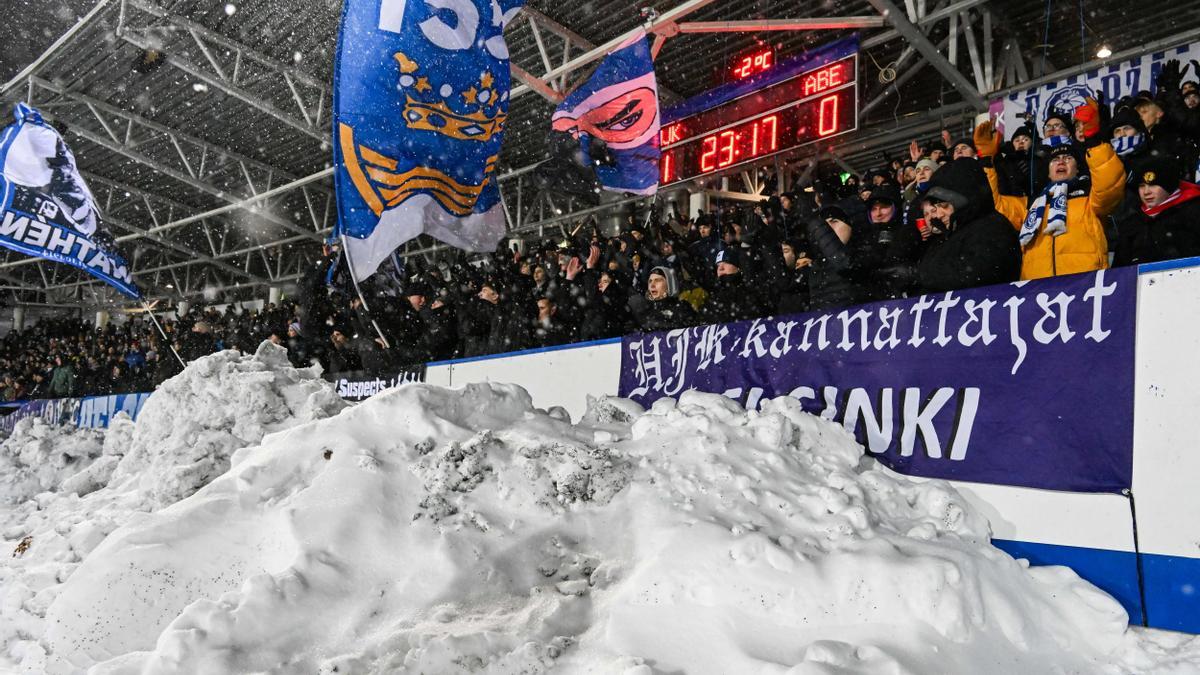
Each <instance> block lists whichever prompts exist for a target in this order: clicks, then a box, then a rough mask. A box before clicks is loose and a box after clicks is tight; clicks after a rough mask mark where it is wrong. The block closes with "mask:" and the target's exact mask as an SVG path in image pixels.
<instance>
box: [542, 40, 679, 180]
mask: <svg viewBox="0 0 1200 675" xmlns="http://www.w3.org/2000/svg"><path fill="white" fill-rule="evenodd" d="M552 124H553V128H554V130H555V131H557V132H565V133H568V134H570V135H571V136H573V137H574V138H575V139H576V140H578V141H579V143H580V146H581V149H582V150H583V156H584V157H592V158H593V159H594V158H595V157H597V156H598V155H600V154H602V153H598V152H594V151H593V149H592V148H591V147H590V146H592V145H594V144H595V143H596V141H597V140H599V141H602V142H603V144H604V146H605V147H606V148H607V150H608V153H607V156H609V157H611V161H608V162H605V161H600V162H595V161H594V162H593V164H592V165H593V167H594V168H595V171H596V178H597V180H599V181H600V185H602V186H603V187H604V188H605V189H606V190H612V191H614V192H631V193H634V194H641V195H652V194H654V193H656V192H658V175H659V174H658V160H659V157H660V156H661V155H662V152H661V150H659V139H658V131H659V127H660V126H661V119H660V117H659V111H658V81H657V80H656V79H655V77H654V59H653V58H652V57H651V55H650V41H649V39H648V38H647V37H646V34H645V32H640V33H639V34H637V35H634V36H633V37H631V38H630V39H629V40H626V41H625V42H624V43H622V44H621V45H620V46H619V47H617V48H616V49H614V50H613V51H612V52H610V53H609V54H608V55H607V56H605V57H604V60H603V61H602V62H601V63H600V66H599V67H597V68H596V71H595V72H594V73H592V76H591V77H589V78H588V80H587V82H584V83H583V84H582V85H581V86H580V87H579V88H577V89H576V90H575V91H573V92H571V94H570V95H569V96H567V97H566V98H565V99H563V102H562V103H561V104H559V106H558V110H556V111H555V112H554V117H553V118H552Z"/></svg>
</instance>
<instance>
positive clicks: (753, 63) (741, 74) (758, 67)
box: [733, 49, 775, 80]
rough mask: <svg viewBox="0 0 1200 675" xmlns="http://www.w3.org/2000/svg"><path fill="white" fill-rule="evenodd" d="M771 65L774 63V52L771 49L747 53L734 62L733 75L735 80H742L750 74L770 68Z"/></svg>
mask: <svg viewBox="0 0 1200 675" xmlns="http://www.w3.org/2000/svg"><path fill="white" fill-rule="evenodd" d="M773 65H775V52H774V51H773V50H771V49H764V50H762V51H758V52H754V53H753V54H747V55H745V56H742V57H740V58H738V59H737V60H736V61H735V62H734V65H733V77H734V79H737V80H744V79H746V78H747V77H750V76H751V75H757V74H759V73H762V72H766V71H768V70H770V69H771V66H773Z"/></svg>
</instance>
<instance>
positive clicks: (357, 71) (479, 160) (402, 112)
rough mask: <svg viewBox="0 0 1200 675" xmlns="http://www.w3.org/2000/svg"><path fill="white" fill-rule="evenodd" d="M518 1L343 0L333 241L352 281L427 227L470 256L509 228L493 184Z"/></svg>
mask: <svg viewBox="0 0 1200 675" xmlns="http://www.w3.org/2000/svg"><path fill="white" fill-rule="evenodd" d="M523 4H524V0H345V4H344V6H343V14H342V28H341V35H340V38H339V44H338V56H337V63H336V73H335V76H334V124H333V127H334V128H333V135H334V138H333V145H334V166H335V179H334V181H335V186H336V192H337V202H338V226H337V228H336V230H335V236H337V237H338V238H341V239H342V240H343V242H344V244H345V248H346V255H347V258H346V259H347V261H348V262H349V264H350V268H351V270H352V273H353V275H354V277H355V279H356V280H362V279H365V278H366V277H368V276H370V275H371V274H372V273H374V272H375V270H376V269H378V267H379V265H380V264H381V263H382V262H384V261H385V260H387V258H388V256H389V255H391V253H392V251H394V250H395V249H396V248H397V247H398V246H400V245H402V244H403V243H404V242H406V241H408V240H410V239H413V238H415V237H417V236H418V235H420V234H422V233H425V234H428V235H430V236H432V237H434V238H436V239H438V240H440V241H443V242H445V243H447V244H450V245H451V246H455V247H458V248H462V249H466V250H469V251H491V250H494V249H495V247H496V244H497V243H499V241H500V239H501V238H503V236H504V234H505V219H504V211H503V208H502V206H501V204H500V191H499V187H498V185H497V184H496V176H495V168H496V162H497V160H498V158H499V156H500V144H501V139H502V137H503V130H504V120H505V117H506V116H507V115H508V96H509V85H510V75H509V65H508V47H507V46H506V45H505V42H504V27H505V25H507V24H508V22H509V21H511V20H512V18H513V17H514V16H515V15H516V13H517V12H518V11H519V10H520V8H521V6H522V5H523Z"/></svg>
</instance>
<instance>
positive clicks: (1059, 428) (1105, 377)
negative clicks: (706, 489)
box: [620, 267, 1137, 492]
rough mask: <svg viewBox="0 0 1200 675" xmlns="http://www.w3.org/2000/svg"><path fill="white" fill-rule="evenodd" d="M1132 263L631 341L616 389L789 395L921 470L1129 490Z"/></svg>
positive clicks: (984, 479)
mask: <svg viewBox="0 0 1200 675" xmlns="http://www.w3.org/2000/svg"><path fill="white" fill-rule="evenodd" d="M1136 298H1137V271H1136V269H1135V268H1133V267H1130V268H1124V269H1116V270H1107V271H1102V272H1096V273H1090V274H1076V275H1072V276H1067V277H1060V278H1057V279H1047V280H1040V281H1029V282H1018V283H1013V284H1007V285H1001V286H989V287H986V288H977V289H971V290H965V291H962V292H950V293H939V294H935V295H925V296H921V297H919V298H910V299H906V300H899V301H892V302H881V303H874V304H869V305H863V306H859V307H850V308H846V309H843V310H838V311H832V312H828V313H824V314H816V313H813V314H797V315H792V316H781V317H770V318H766V319H757V320H754V321H743V322H739V323H733V324H723V325H713V326H699V327H695V328H686V329H679V330H673V331H670V332H666V333H646V334H641V335H633V336H629V337H626V338H625V339H624V341H623V344H622V356H621V387H620V392H621V395H622V396H627V397H629V398H632V399H633V400H635V401H637V402H638V403H641V404H642V405H645V406H649V405H650V404H651V403H653V402H654V401H655V400H657V399H659V398H663V397H676V396H678V395H679V394H680V393H681V392H683V391H685V390H688V389H697V390H700V391H706V392H713V393H721V394H724V395H726V396H729V397H730V398H733V399H736V400H738V401H739V402H741V403H742V404H743V405H745V406H746V407H747V408H748V409H755V408H757V407H758V405H759V402H760V401H762V400H764V399H769V398H773V397H777V396H792V397H795V398H797V399H799V400H800V401H801V403H802V404H803V405H804V409H805V410H807V411H809V412H812V413H814V414H818V415H820V416H822V417H825V418H827V419H831V420H834V421H837V422H839V423H841V424H843V425H844V426H845V427H846V428H847V429H850V430H852V431H853V432H854V433H855V435H856V436H857V438H858V440H859V442H861V443H862V444H863V446H864V447H865V448H866V449H867V453H868V454H869V455H870V456H873V457H875V458H876V459H878V460H879V461H881V462H883V463H884V464H886V465H887V466H889V467H891V468H893V469H895V470H896V471H899V472H901V473H906V474H910V475H914V476H925V477H930V478H947V479H955V480H964V481H974V482H980V483H996V484H1000V485H1018V486H1025V487H1033V488H1044V489H1049V490H1066V491H1074V492H1120V491H1121V490H1123V489H1125V488H1128V487H1129V486H1130V481H1131V477H1132V471H1133V347H1134V319H1135V311H1134V310H1135V307H1136Z"/></svg>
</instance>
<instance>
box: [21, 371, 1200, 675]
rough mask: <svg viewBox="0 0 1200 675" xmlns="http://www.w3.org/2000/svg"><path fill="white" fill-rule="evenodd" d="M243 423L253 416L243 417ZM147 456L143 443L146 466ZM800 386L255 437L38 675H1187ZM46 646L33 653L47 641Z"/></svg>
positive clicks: (350, 423) (441, 409) (142, 533)
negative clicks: (799, 394)
mask: <svg viewBox="0 0 1200 675" xmlns="http://www.w3.org/2000/svg"><path fill="white" fill-rule="evenodd" d="M246 412H247V413H250V411H248V410H247V411H246ZM131 455H132V453H131ZM988 537H989V532H988V525H987V523H986V521H985V520H984V519H983V518H982V517H981V516H980V515H979V514H978V513H976V512H975V511H974V510H972V508H971V507H970V506H969V505H968V504H967V503H965V502H964V501H963V500H962V498H961V497H960V496H959V495H958V494H957V493H956V492H955V491H954V490H953V489H951V488H950V487H949V486H947V485H945V484H943V483H939V482H936V481H932V482H921V483H917V482H913V481H909V480H906V479H904V478H900V477H896V476H895V475H893V474H890V473H885V472H883V471H881V470H878V469H876V468H875V465H874V463H873V462H872V461H870V460H865V459H864V458H863V454H862V449H861V448H860V447H859V446H858V445H857V444H856V443H855V442H854V441H853V439H852V438H851V437H850V436H849V435H848V434H847V433H846V432H845V431H844V430H843V429H841V428H840V427H838V426H836V425H833V424H831V423H829V422H826V421H824V420H821V419H819V418H816V417H813V416H811V415H808V414H805V413H803V412H802V411H801V410H800V408H799V405H798V403H797V402H795V401H794V400H792V399H787V398H784V399H779V400H776V401H773V402H769V403H767V404H765V405H764V406H763V410H762V411H761V412H745V411H743V410H742V409H740V408H739V407H738V406H737V404H735V403H734V402H732V401H729V400H727V399H725V398H722V397H719V396H714V395H707V394H698V393H694V392H691V393H686V394H684V396H683V397H682V398H681V400H680V401H679V402H678V403H677V404H676V403H674V402H671V401H662V402H659V403H658V404H656V405H655V406H654V407H653V408H652V409H651V410H650V411H648V412H643V411H641V410H640V409H638V408H637V407H636V406H635V405H633V404H631V403H629V402H628V401H622V400H616V399H601V400H599V401H596V402H594V405H593V406H592V409H591V410H590V411H589V413H588V415H587V416H585V418H584V420H583V421H581V422H580V423H579V424H578V425H574V426H572V425H571V424H570V423H569V422H568V421H566V420H564V419H562V416H561V415H550V414H547V413H544V412H541V411H537V410H535V409H533V407H532V405H531V403H530V399H529V396H528V394H527V393H526V392H525V391H524V390H522V389H520V388H518V387H513V386H506V385H472V386H468V387H467V388H465V389H463V390H461V391H450V390H446V389H441V388H437V387H432V386H426V385H408V386H404V387H401V388H398V389H396V390H393V391H389V392H387V393H385V394H382V395H380V396H377V397H375V398H373V399H370V400H369V401H367V402H365V403H363V404H361V405H358V406H355V407H354V408H352V409H349V410H347V411H345V412H343V413H342V414H340V415H338V416H336V417H334V418H332V419H325V420H321V421H317V422H314V423H310V424H305V425H302V426H298V427H295V428H292V429H290V430H287V431H284V432H281V433H277V434H274V435H270V436H266V437H264V438H263V441H262V445H261V447H256V448H247V449H243V450H240V451H239V452H238V453H236V454H235V456H234V458H233V460H232V469H231V470H230V471H228V472H227V473H225V474H224V475H222V476H220V477H219V478H217V479H216V480H214V481H212V482H211V483H210V484H208V485H207V486H206V487H204V488H202V489H201V490H200V491H199V492H197V493H196V494H194V495H193V496H191V497H190V498H188V499H185V500H183V501H181V502H179V503H177V504H175V505H174V506H172V507H171V508H169V509H165V510H161V511H158V512H156V513H153V514H150V515H147V516H144V517H141V518H139V519H137V520H135V521H131V522H129V523H128V524H127V525H126V526H125V527H123V528H122V529H120V530H119V531H117V532H115V533H113V534H112V535H111V536H109V537H108V538H107V539H106V540H104V542H103V543H102V544H100V545H99V547H98V548H96V550H95V551H94V552H93V553H92V554H91V555H90V556H88V557H87V558H86V559H85V560H84V561H83V563H82V565H80V566H79V569H78V570H77V571H76V572H75V574H74V575H72V576H71V578H70V579H69V580H68V581H67V583H66V584H65V586H64V587H63V589H62V592H61V593H59V594H58V595H57V598H56V599H55V600H54V602H53V604H51V605H50V607H49V610H48V612H47V617H46V618H47V621H46V626H47V630H46V632H45V635H44V638H43V639H42V641H41V643H40V645H39V649H38V650H36V653H34V650H29V656H28V658H27V660H26V662H25V664H24V665H25V666H26V667H29V668H34V669H38V670H45V671H47V672H52V673H66V672H80V671H83V670H86V669H88V668H91V671H90V672H92V673H98V674H104V673H171V672H212V673H237V672H311V673H334V672H337V673H384V672H414V673H416V672H467V671H469V672H490V673H536V672H545V671H551V670H554V671H562V672H597V673H628V674H630V675H647V674H649V673H656V672H663V673H675V672H726V673H794V674H797V675H800V674H818V673H897V674H899V673H926V672H995V673H1009V672H1113V673H1118V672H1129V671H1141V672H1144V671H1148V670H1154V671H1156V672H1170V671H1171V670H1172V669H1174V670H1175V671H1176V672H1194V671H1195V669H1197V668H1200V649H1198V648H1197V647H1196V646H1195V645H1194V644H1182V645H1181V644H1179V642H1180V641H1181V640H1180V639H1179V638H1174V637H1169V636H1163V635H1158V634H1153V635H1148V634H1144V633H1139V632H1134V631H1128V630H1127V629H1126V623H1127V618H1126V616H1125V613H1124V611H1123V610H1122V609H1121V607H1120V606H1119V605H1118V604H1117V603H1116V602H1115V601H1114V600H1112V599H1111V598H1109V597H1108V596H1106V595H1104V594H1103V593H1101V592H1099V591H1098V590H1096V589H1095V588H1094V587H1092V586H1090V585H1089V584H1087V583H1086V582H1083V581H1082V580H1080V579H1079V578H1078V577H1077V576H1076V575H1075V574H1074V573H1072V572H1070V571H1069V570H1066V569H1063V568H1035V569H1030V568H1028V566H1027V565H1025V564H1024V563H1023V562H1020V561H1015V560H1013V559H1012V558H1010V557H1009V556H1007V555H1006V554H1004V553H1003V552H1001V551H999V550H998V549H995V548H993V547H992V546H991V545H990V544H989V543H988ZM43 650H44V651H43Z"/></svg>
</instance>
